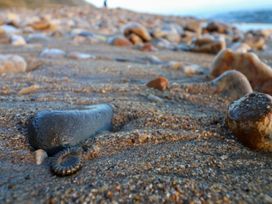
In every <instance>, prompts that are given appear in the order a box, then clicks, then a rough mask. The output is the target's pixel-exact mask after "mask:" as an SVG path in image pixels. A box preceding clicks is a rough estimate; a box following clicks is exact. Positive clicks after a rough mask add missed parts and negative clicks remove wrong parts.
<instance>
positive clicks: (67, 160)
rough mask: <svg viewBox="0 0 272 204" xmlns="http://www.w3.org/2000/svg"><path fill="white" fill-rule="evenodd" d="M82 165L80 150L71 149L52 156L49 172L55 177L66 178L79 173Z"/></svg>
mask: <svg viewBox="0 0 272 204" xmlns="http://www.w3.org/2000/svg"><path fill="white" fill-rule="evenodd" d="M82 165H83V158H82V149H81V148H77V147H71V148H67V149H64V150H62V151H60V152H59V153H57V154H56V155H55V156H54V158H53V160H52V162H51V170H52V172H53V173H54V174H56V175H57V176H68V175H71V174H74V173H76V172H77V171H79V170H80V169H81V167H82Z"/></svg>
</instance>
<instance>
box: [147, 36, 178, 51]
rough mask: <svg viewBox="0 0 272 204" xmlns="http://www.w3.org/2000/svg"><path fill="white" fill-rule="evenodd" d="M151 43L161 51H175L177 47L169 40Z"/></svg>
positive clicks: (161, 39)
mask: <svg viewBox="0 0 272 204" xmlns="http://www.w3.org/2000/svg"><path fill="white" fill-rule="evenodd" d="M151 43H152V44H153V45H154V46H156V47H157V48H161V49H168V50H173V49H175V48H176V45H175V44H174V43H171V42H169V41H168V40H166V39H163V38H160V39H152V41H151Z"/></svg>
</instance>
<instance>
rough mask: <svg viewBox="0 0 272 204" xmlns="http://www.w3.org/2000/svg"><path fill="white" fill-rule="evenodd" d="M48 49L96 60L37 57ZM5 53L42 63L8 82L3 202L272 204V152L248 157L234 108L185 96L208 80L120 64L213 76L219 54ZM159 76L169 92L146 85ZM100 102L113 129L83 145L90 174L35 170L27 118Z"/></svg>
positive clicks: (105, 49)
mask: <svg viewBox="0 0 272 204" xmlns="http://www.w3.org/2000/svg"><path fill="white" fill-rule="evenodd" d="M45 47H49V48H59V49H62V50H64V51H66V52H69V51H80V52H85V53H89V54H92V55H94V56H96V59H86V60H73V59H68V58H60V59H45V58H39V57H38V55H39V53H40V52H41V51H42V50H43V48H45ZM0 50H1V54H18V55H21V56H24V57H26V58H29V57H31V58H32V59H37V60H41V61H42V65H41V66H40V67H38V68H37V69H35V70H32V71H29V72H26V73H18V74H4V75H2V76H1V80H0V88H1V90H0V104H1V105H0V114H1V116H0V203H84V202H85V203H89V202H91V203H93V202H97V203H137V202H138V203H271V198H272V191H271V189H272V163H271V159H272V157H271V154H269V153H266V154H265V153H261V152H254V151H251V150H249V149H247V148H246V147H244V146H242V145H241V144H240V143H239V142H238V141H237V139H236V138H235V137H234V136H233V135H232V134H231V133H230V131H229V130H228V128H227V127H226V125H225V114H226V110H227V106H228V104H229V103H230V102H231V101H230V100H229V99H227V98H224V97H222V96H220V95H209V94H207V93H205V92H204V93H203V92H201V91H200V92H198V91H197V90H193V91H188V90H186V89H184V88H182V87H183V86H182V85H183V84H184V83H192V82H195V83H197V82H203V81H207V80H208V77H207V76H206V75H204V74H203V75H195V76H192V77H188V76H185V75H184V74H183V73H182V72H180V70H171V69H166V68H162V67H161V66H158V65H153V64H148V63H133V62H117V61H116V60H114V59H115V58H118V57H124V58H128V59H136V58H139V57H145V56H148V55H154V56H157V57H159V58H160V59H161V60H165V61H170V60H176V61H182V62H185V63H190V64H192V63H193V64H198V65H201V66H203V67H206V68H207V70H209V66H210V64H211V62H212V60H213V58H214V55H209V54H200V53H190V52H182V51H179V52H175V51H168V50H159V51H156V52H151V53H146V52H141V51H138V50H135V49H131V48H117V47H114V46H110V45H106V44H104V43H95V44H92V43H84V44H80V45H76V44H74V43H72V42H71V39H68V38H67V37H59V38H55V39H54V40H52V41H50V42H49V43H46V44H42V45H40V46H33V45H26V46H24V47H20V48H18V47H14V46H11V45H0ZM265 60H266V62H267V63H268V64H272V60H271V58H269V57H265ZM158 76H164V77H166V78H167V79H168V80H169V82H170V86H169V89H168V90H166V91H164V92H161V91H158V90H153V89H150V88H147V87H146V86H145V84H146V83H147V82H149V81H150V80H152V79H154V78H156V77H158ZM33 84H36V85H39V87H40V88H39V89H38V90H37V91H36V92H33V93H30V94H27V95H22V96H21V95H18V92H19V91H20V90H21V89H22V88H24V87H28V86H30V85H33ZM154 96H156V97H154ZM157 97H159V99H158V98H157ZM154 98H155V99H154ZM97 103H110V104H112V105H113V106H114V110H115V114H114V119H113V125H114V131H113V132H104V133H101V134H100V135H98V136H97V138H96V141H95V142H93V141H85V142H84V143H83V145H85V146H87V147H90V148H93V149H94V154H93V155H90V156H89V157H88V158H87V159H86V162H85V165H84V167H83V168H82V170H81V171H79V172H78V173H76V174H75V175H72V176H69V177H63V178H60V177H57V176H55V175H53V174H52V173H51V172H50V169H49V163H50V160H51V158H50V157H49V158H47V159H46V161H45V162H44V163H43V164H42V165H40V166H38V165H36V164H35V158H34V152H33V149H32V148H31V147H30V145H29V143H28V141H27V131H26V124H27V121H28V119H29V118H30V117H31V116H33V115H34V113H36V112H37V111H39V110H45V109H65V108H72V107H78V106H79V105H88V104H97Z"/></svg>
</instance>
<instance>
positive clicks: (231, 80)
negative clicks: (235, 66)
mask: <svg viewBox="0 0 272 204" xmlns="http://www.w3.org/2000/svg"><path fill="white" fill-rule="evenodd" d="M210 85H211V88H212V89H213V90H214V93H220V94H221V95H225V96H227V97H229V98H232V99H238V98H240V97H242V96H244V95H246V94H248V93H252V88H251V85H250V83H249V81H248V80H247V78H246V76H245V75H243V74H242V73H241V72H238V71H236V70H229V71H226V72H224V73H223V74H221V75H220V76H219V77H217V78H215V79H214V80H212V81H211V82H210Z"/></svg>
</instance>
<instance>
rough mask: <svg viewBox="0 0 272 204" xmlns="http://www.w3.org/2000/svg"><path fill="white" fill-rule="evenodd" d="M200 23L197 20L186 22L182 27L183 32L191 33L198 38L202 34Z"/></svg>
mask: <svg viewBox="0 0 272 204" xmlns="http://www.w3.org/2000/svg"><path fill="white" fill-rule="evenodd" d="M202 24H203V23H202V22H201V21H198V20H188V21H187V22H186V25H185V26H184V30H187V31H191V32H194V33H196V34H197V36H200V35H201V33H202Z"/></svg>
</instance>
